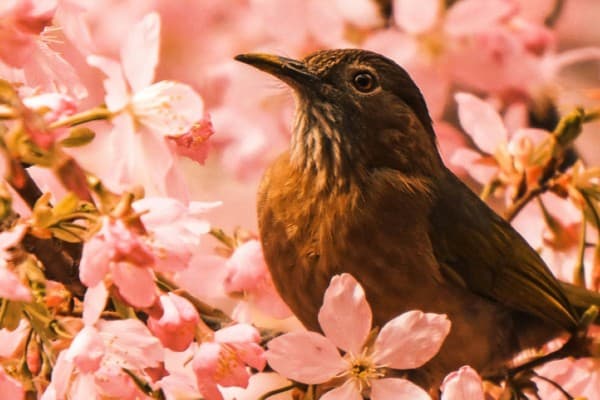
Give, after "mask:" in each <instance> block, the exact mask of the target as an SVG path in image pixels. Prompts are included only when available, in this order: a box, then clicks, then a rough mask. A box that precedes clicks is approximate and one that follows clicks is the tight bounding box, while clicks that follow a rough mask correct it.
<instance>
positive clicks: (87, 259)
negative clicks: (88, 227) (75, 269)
mask: <svg viewBox="0 0 600 400" xmlns="http://www.w3.org/2000/svg"><path fill="white" fill-rule="evenodd" d="M155 262H156V259H155V257H154V254H153V253H152V249H151V248H150V247H149V246H148V244H147V243H146V242H145V238H144V237H143V236H141V235H140V234H138V233H136V232H134V231H133V230H132V229H130V228H128V227H127V226H125V224H124V223H123V221H121V220H115V219H111V218H109V217H104V218H103V220H102V228H101V229H100V230H99V231H98V232H97V233H96V234H95V235H94V236H93V237H92V238H91V239H90V240H89V241H87V242H86V243H85V244H84V246H83V254H82V256H81V264H80V266H79V277H80V278H81V282H83V283H84V284H85V285H86V286H88V287H89V288H94V287H96V286H97V285H105V284H106V283H108V282H112V283H114V284H115V286H116V287H117V288H118V289H119V293H120V294H121V296H122V297H123V299H125V300H126V301H127V302H129V303H130V304H131V305H133V306H135V307H149V306H151V305H152V304H153V303H154V301H155V300H156V292H157V289H156V285H155V284H154V273H153V271H152V268H153V267H154V265H155ZM106 293H107V292H106Z"/></svg>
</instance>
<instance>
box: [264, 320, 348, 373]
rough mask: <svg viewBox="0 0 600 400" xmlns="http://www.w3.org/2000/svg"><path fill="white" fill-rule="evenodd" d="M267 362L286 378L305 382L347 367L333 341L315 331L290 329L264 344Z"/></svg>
mask: <svg viewBox="0 0 600 400" xmlns="http://www.w3.org/2000/svg"><path fill="white" fill-rule="evenodd" d="M268 349H269V350H268V351H267V361H268V362H269V365H270V366H271V367H272V368H273V369H274V370H275V371H277V372H279V373H280V374H281V375H283V376H285V377H286V378H290V379H293V380H295V381H298V382H303V383H307V384H317V383H323V382H326V381H328V380H329V379H331V378H333V377H334V376H335V375H337V374H338V373H340V372H341V371H343V370H344V369H346V368H348V365H347V364H346V362H345V361H344V360H343V359H342V357H341V356H340V353H339V352H338V350H337V348H336V347H335V345H334V344H333V343H332V342H331V341H330V340H329V339H327V338H326V337H324V336H323V335H320V334H318V333H315V332H291V333H286V334H285V335H282V336H279V337H276V338H275V339H273V340H271V341H270V342H269V344H268Z"/></svg>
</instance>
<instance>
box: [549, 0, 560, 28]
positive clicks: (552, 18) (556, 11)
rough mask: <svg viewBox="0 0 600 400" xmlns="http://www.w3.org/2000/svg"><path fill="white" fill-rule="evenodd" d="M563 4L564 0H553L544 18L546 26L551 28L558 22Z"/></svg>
mask: <svg viewBox="0 0 600 400" xmlns="http://www.w3.org/2000/svg"><path fill="white" fill-rule="evenodd" d="M564 5H565V0H554V5H553V6H552V10H550V13H549V14H548V15H547V16H546V18H544V25H546V26H547V27H548V28H553V27H554V25H556V22H558V18H560V14H561V13H562V10H563V8H564Z"/></svg>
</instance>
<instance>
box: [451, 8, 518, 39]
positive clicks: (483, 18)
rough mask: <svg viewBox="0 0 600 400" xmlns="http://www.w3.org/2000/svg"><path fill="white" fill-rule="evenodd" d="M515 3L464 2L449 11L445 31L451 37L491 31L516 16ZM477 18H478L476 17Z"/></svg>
mask: <svg viewBox="0 0 600 400" xmlns="http://www.w3.org/2000/svg"><path fill="white" fill-rule="evenodd" d="M516 11H518V10H517V6H516V3H515V2H512V1H506V0H486V1H481V0H463V1H457V2H456V3H454V4H453V5H452V7H450V8H449V9H448V12H447V13H446V18H445V19H444V30H445V31H446V33H448V34H450V35H456V36H459V35H469V34H471V35H472V34H476V33H478V32H481V31H484V30H487V29H490V27H492V26H493V25H494V24H498V23H500V22H501V21H502V20H503V19H505V18H507V17H509V16H510V15H512V14H514V13H515V12H516ZM475 16H476V17H475Z"/></svg>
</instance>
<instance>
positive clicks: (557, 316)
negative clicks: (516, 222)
mask: <svg viewBox="0 0 600 400" xmlns="http://www.w3.org/2000/svg"><path fill="white" fill-rule="evenodd" d="M448 179H449V180H451V181H454V182H447V183H446V184H448V185H449V186H453V187H454V189H453V190H444V188H443V187H441V188H440V189H441V190H440V191H439V193H438V199H437V201H436V203H435V205H434V206H433V209H432V212H431V215H430V240H431V243H432V246H433V249H434V254H435V256H436V258H437V260H438V262H439V264H440V266H441V268H442V273H445V274H446V276H448V277H450V279H449V280H454V281H456V280H457V279H456V278H459V279H460V281H461V283H462V284H464V285H465V286H466V287H467V288H468V289H469V290H471V291H473V292H475V293H477V294H479V295H481V296H484V297H487V298H490V299H493V300H496V301H498V302H500V303H502V304H505V305H507V306H509V307H511V308H513V309H515V310H519V311H523V312H525V313H529V314H532V315H536V316H538V317H540V318H542V319H544V320H548V321H551V322H554V323H555V324H557V325H559V326H561V327H563V328H565V329H569V330H572V329H574V328H575V327H576V326H577V316H576V312H575V311H574V309H573V307H572V306H571V304H570V303H569V301H568V300H567V298H566V297H565V295H564V294H563V292H562V290H561V289H560V287H559V284H558V282H557V281H556V279H555V278H554V276H553V275H552V273H551V272H550V270H549V269H548V267H547V266H546V265H545V264H544V262H543V261H542V259H541V258H540V256H539V255H538V254H537V253H536V252H535V251H534V250H533V249H532V248H531V247H530V246H529V245H528V244H527V242H526V241H525V240H524V239H523V238H522V237H521V236H520V235H519V234H518V233H517V232H516V231H515V230H514V229H513V228H512V227H511V226H510V224H508V223H507V222H506V221H504V220H503V219H502V218H500V217H499V216H498V215H497V214H496V213H494V212H493V211H492V210H491V209H490V208H489V207H488V206H487V205H486V204H485V203H483V202H482V201H481V200H480V199H479V198H478V197H477V196H476V195H475V194H473V193H472V192H471V191H470V190H469V189H468V188H467V187H466V186H464V185H463V184H462V183H461V182H460V181H459V179H458V178H456V177H455V176H454V175H450V176H449V178H448ZM456 184H458V185H462V186H463V188H464V189H465V190H456V186H455V185H456ZM444 270H445V271H444Z"/></svg>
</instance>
